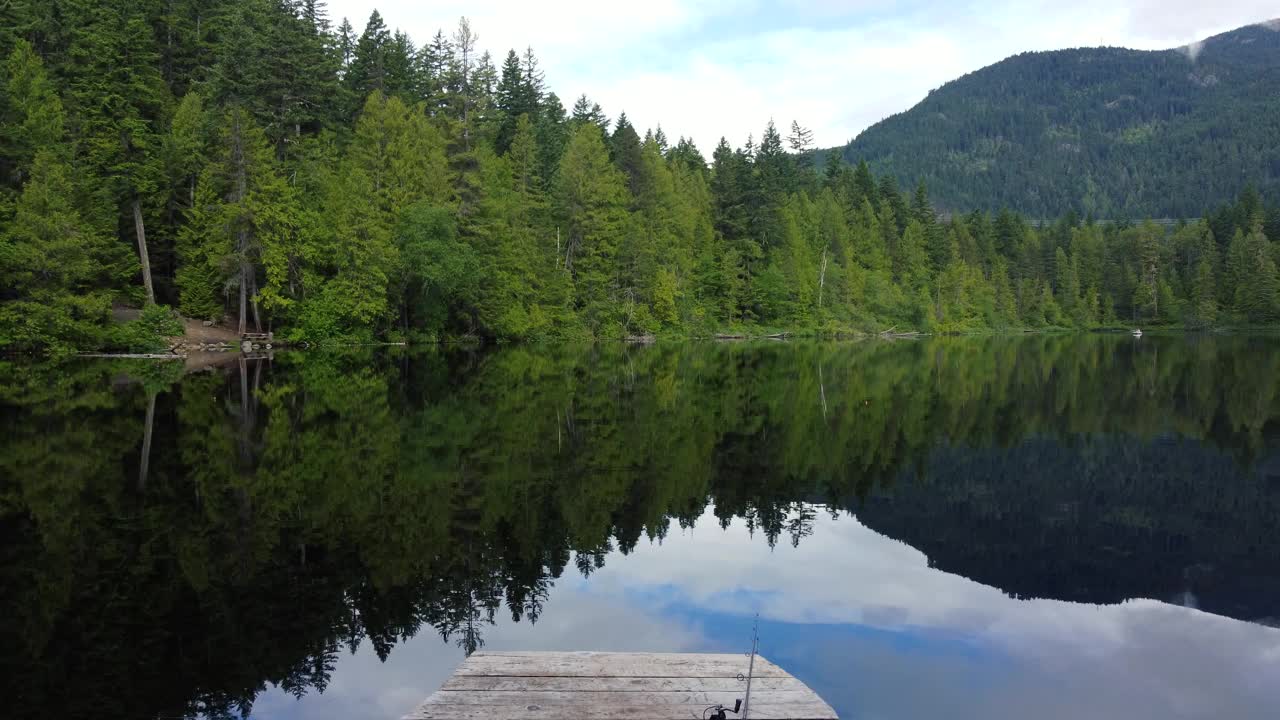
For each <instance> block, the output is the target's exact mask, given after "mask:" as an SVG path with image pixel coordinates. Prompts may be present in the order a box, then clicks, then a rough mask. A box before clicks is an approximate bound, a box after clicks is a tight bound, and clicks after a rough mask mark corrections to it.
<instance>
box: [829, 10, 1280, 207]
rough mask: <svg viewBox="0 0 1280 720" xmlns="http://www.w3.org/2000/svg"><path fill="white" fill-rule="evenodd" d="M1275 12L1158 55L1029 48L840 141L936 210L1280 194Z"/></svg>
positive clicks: (1150, 203)
mask: <svg viewBox="0 0 1280 720" xmlns="http://www.w3.org/2000/svg"><path fill="white" fill-rule="evenodd" d="M1278 30H1280V20H1273V21H1271V22H1269V23H1265V24H1261V25H1251V26H1248V27H1244V28H1240V29H1238V30H1235V31H1232V32H1229V33H1225V34H1222V35H1217V36H1215V37H1212V38H1209V39H1208V40H1205V41H1204V42H1203V43H1198V44H1196V45H1193V46H1189V47H1184V48H1176V49H1171V50H1163V51H1155V52H1152V51H1141V50H1127V49H1124V48H1081V49H1076V50H1060V51H1054V52H1035V53H1023V54H1021V55H1017V56H1014V57H1011V58H1008V59H1006V60H1003V61H1001V62H998V63H996V64H994V65H991V66H989V67H986V68H983V69H982V70H978V71H977V72H973V73H970V74H968V75H965V76H963V77H961V78H959V79H957V80H954V81H952V82H950V83H947V84H946V85H943V86H942V87H941V88H939V89H937V90H935V91H933V92H931V93H930V94H929V96H928V97H927V98H925V99H924V101H922V102H921V103H919V104H918V105H916V106H915V107H913V108H911V109H910V110H908V111H906V112H903V113H901V114H898V115H894V116H892V117H890V118H888V119H886V120H883V121H881V122H879V123H877V124H875V125H873V126H871V127H870V128H868V129H867V130H865V131H864V132H862V133H861V134H860V135H859V136H858V137H857V138H856V139H854V140H853V142H851V143H850V144H849V145H848V146H847V147H845V148H844V150H843V154H844V157H845V159H847V160H848V161H850V162H853V163H856V162H858V161H859V160H862V159H865V160H867V161H868V163H869V164H870V165H871V167H872V169H873V170H875V171H877V172H888V173H892V174H893V175H895V176H896V177H897V178H898V180H899V181H900V182H903V183H905V184H910V185H914V184H915V183H916V182H917V181H920V180H923V181H924V182H926V183H927V184H928V186H929V190H930V191H931V194H932V196H933V197H934V199H935V200H936V201H937V202H938V203H939V204H940V205H941V206H942V207H944V208H946V209H952V210H959V211H968V210H972V209H975V208H981V209H988V210H995V209H999V208H1002V207H1009V208H1012V209H1014V210H1017V211H1020V212H1023V213H1026V214H1029V215H1032V216H1035V217H1039V218H1050V217H1057V216H1059V215H1062V214H1064V213H1066V212H1069V211H1075V212H1078V213H1081V214H1082V215H1090V214H1092V215H1094V216H1097V217H1100V218H1115V219H1119V218H1135V217H1179V218H1186V217H1198V216H1199V215H1200V214H1201V213H1203V212H1204V211H1205V209H1206V208H1207V207H1210V206H1212V205H1215V204H1217V203H1220V202H1223V201H1225V200H1228V199H1230V198H1231V197H1234V196H1235V195H1236V194H1237V193H1239V192H1240V191H1241V190H1242V189H1243V188H1244V187H1245V186H1246V185H1248V184H1253V185H1254V186H1255V187H1257V188H1258V189H1259V190H1260V191H1262V194H1263V195H1264V196H1273V195H1274V194H1275V193H1277V192H1278V191H1280V142H1278V141H1277V140H1278V139H1280V31H1278Z"/></svg>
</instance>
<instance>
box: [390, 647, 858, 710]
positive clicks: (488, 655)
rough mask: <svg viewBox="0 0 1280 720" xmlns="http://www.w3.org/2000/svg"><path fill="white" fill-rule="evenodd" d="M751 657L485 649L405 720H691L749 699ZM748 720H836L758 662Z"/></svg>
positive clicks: (803, 690)
mask: <svg viewBox="0 0 1280 720" xmlns="http://www.w3.org/2000/svg"><path fill="white" fill-rule="evenodd" d="M748 663H749V658H748V657H746V656H745V655H715V654H707V653H687V654H684V653H601V652H559V653H546V652H543V653H538V652H502V651H498V652H495V651H485V652H478V653H475V654H473V655H472V656H471V657H469V658H467V659H466V660H465V661H464V662H463V663H462V665H460V666H459V667H458V669H457V670H456V671H455V672H454V674H453V676H452V677H451V678H449V680H448V681H447V682H445V684H444V686H443V687H442V688H441V689H440V690H439V691H438V692H436V693H435V694H434V695H432V696H431V697H430V698H428V699H427V700H426V701H425V702H424V703H423V704H422V705H420V706H419V707H418V709H417V710H415V711H414V712H413V713H412V714H410V715H407V716H406V720H481V719H483V720H495V719H502V718H505V719H507V720H535V719H537V718H548V719H550V718H555V719H556V720H624V719H625V720H689V719H690V718H692V719H693V720H697V719H698V718H701V717H703V712H704V711H705V710H707V709H708V708H709V707H710V706H713V705H717V704H723V705H725V706H726V707H732V706H733V704H734V702H735V701H736V700H738V699H740V698H743V697H744V696H745V694H746V682H745V678H744V679H742V680H740V679H739V677H740V676H741V675H742V674H744V673H745V672H746V671H747V665H748ZM751 717H753V718H756V720H806V719H808V720H835V718H836V714H835V712H834V711H833V710H832V709H831V706H829V705H827V704H826V703H825V702H823V700H822V698H820V697H818V695H817V694H816V693H814V692H813V691H812V690H810V689H809V688H808V686H806V685H805V684H804V683H802V682H800V681H799V680H797V679H796V678H793V677H791V676H790V675H789V674H787V673H786V671H784V670H782V669H781V668H779V667H778V666H777V665H774V664H773V663H771V662H769V661H768V660H766V659H765V658H762V657H760V656H756V661H755V675H754V676H753V679H752V697H751Z"/></svg>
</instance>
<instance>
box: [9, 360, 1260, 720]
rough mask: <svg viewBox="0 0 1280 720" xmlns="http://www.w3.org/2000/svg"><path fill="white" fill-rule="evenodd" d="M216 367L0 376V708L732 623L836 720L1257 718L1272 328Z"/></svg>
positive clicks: (292, 706)
mask: <svg viewBox="0 0 1280 720" xmlns="http://www.w3.org/2000/svg"><path fill="white" fill-rule="evenodd" d="M227 360H228V361H229V362H228V363H227V364H226V365H224V366H217V367H213V368H208V369H204V370H200V371H198V372H184V368H183V367H182V366H180V365H179V364H176V363H171V364H165V363H140V362H123V361H120V362H102V361H94V362H84V361H80V362H71V363H62V364H56V365H55V364H43V365H40V364H30V363H19V362H3V361H0V418H2V422H3V430H4V432H3V435H2V436H0V533H3V540H0V602H2V603H3V604H2V605H0V613H2V614H0V677H3V679H2V680H0V692H3V693H4V695H3V696H4V697H6V698H8V699H10V700H11V701H12V702H8V701H7V704H10V706H11V707H12V708H14V709H16V712H14V713H10V714H9V715H11V716H14V717H32V718H35V717H40V718H49V717H121V718H139V719H142V718H172V717H179V716H191V715H204V716H208V717H238V716H241V715H243V714H249V715H250V716H251V717H254V718H312V717H315V718H352V717H371V718H395V717H399V716H400V715H401V714H403V713H405V712H406V711H408V710H410V709H411V708H412V707H413V706H414V705H415V704H416V703H417V702H419V701H420V700H422V699H423V698H424V697H425V696H426V695H428V694H430V692H432V691H433V690H434V689H435V688H436V687H438V685H439V684H440V683H441V682H443V681H444V679H445V678H446V677H447V676H448V675H449V673H450V672H451V671H452V669H453V668H454V667H455V666H456V665H457V663H458V662H460V661H461V659H462V658H463V657H464V656H465V654H466V653H467V652H468V651H471V650H474V649H476V648H480V647H485V648H491V649H537V650H552V649H560V650H565V649H568V650H653V651H714V652H739V651H744V650H745V649H746V648H747V647H748V646H749V643H750V627H751V623H752V618H753V617H754V616H755V615H757V614H758V615H759V617H760V635H761V649H762V652H763V653H764V654H766V655H767V656H768V657H769V658H770V659H772V660H773V661H775V662H777V663H779V664H780V665H782V666H783V667H785V668H786V669H788V670H790V671H791V672H793V673H794V674H795V675H797V676H798V677H800V678H801V679H803V680H805V681H806V682H808V683H809V684H810V685H811V686H812V687H813V688H814V689H815V690H816V691H817V692H818V693H819V694H821V695H822V696H823V697H824V698H825V699H827V700H828V701H829V702H830V703H831V704H832V705H833V706H835V707H836V709H837V710H838V711H840V713H841V715H842V717H847V718H936V717H964V718H968V717H972V718H1025V717H1037V718H1078V717H1124V718H1146V717H1150V718H1171V717H1172V718H1219V717H1236V718H1253V717H1257V718H1264V717H1274V712H1275V708H1276V707H1280V630H1278V629H1276V628H1275V625H1276V624H1277V623H1278V622H1280V621H1278V618H1280V424H1278V423H1277V419H1278V416H1280V399H1278V398H1277V390H1280V342H1278V341H1277V340H1275V339H1270V338H1244V337H1225V338H1213V337H1189V338H1188V337H1182V336H1171V337H1153V336H1147V337H1144V338H1142V339H1140V340H1136V341H1135V340H1134V339H1133V338H1130V337H1127V336H1125V337H1119V336H1076V337H1046V336H1039V337H1032V338H1023V339H937V340H926V341H908V342H891V343H888V342H862V343H745V344H687V343H686V344H672V345H663V344H659V345H657V346H652V347H611V346H610V347H604V346H601V347H594V348H536V347H533V348H530V347H517V348H508V349H502V350H498V351H461V350H458V351H448V352H444V351H439V352H437V351H431V352H421V353H406V352H401V353H388V352H372V351H369V352H356V353H342V354H321V353H306V354H301V353H295V354H278V355H276V356H274V357H272V358H261V359H243V360H242V359H240V358H238V357H237V356H229V357H228V358H227ZM744 667H745V657H744Z"/></svg>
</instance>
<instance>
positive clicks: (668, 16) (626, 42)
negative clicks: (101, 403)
mask: <svg viewBox="0 0 1280 720" xmlns="http://www.w3.org/2000/svg"><path fill="white" fill-rule="evenodd" d="M374 8H377V9H378V10H379V11H380V12H381V13H382V15H383V17H384V19H385V21H386V23H387V25H388V26H390V27H392V28H398V29H400V30H403V31H405V32H406V33H408V34H409V35H410V37H412V38H413V39H414V41H415V42H416V43H417V44H419V45H421V44H423V43H425V42H426V41H427V40H429V39H430V38H431V36H432V35H434V34H435V32H436V31H437V30H438V29H441V28H443V29H445V31H446V32H451V31H452V30H453V28H455V27H456V26H457V22H458V18H460V17H461V16H463V15H465V16H467V17H468V18H469V19H470V20H471V23H472V27H473V29H474V30H476V31H477V32H478V33H479V36H480V43H479V45H480V47H481V49H483V50H489V51H490V52H491V53H492V54H493V56H494V62H495V64H501V61H502V58H503V57H505V56H506V53H507V50H508V49H511V48H516V49H517V50H523V49H524V48H525V47H526V46H532V47H533V49H534V52H535V53H536V55H537V56H538V57H539V58H540V59H541V62H542V68H543V70H544V71H545V72H546V78H547V82H548V85H549V87H550V89H551V90H553V91H554V92H556V93H557V94H558V95H559V96H560V98H561V100H562V101H563V102H564V104H565V106H566V107H571V106H572V104H573V100H574V99H576V98H577V97H578V96H579V95H582V94H584V93H585V94H586V95H587V96H588V97H590V98H591V99H592V100H594V101H596V102H599V103H600V105H601V106H602V107H603V108H604V110H605V112H606V114H608V115H609V116H610V117H616V116H617V115H618V113H619V112H621V111H625V112H626V113H627V116H628V118H630V119H631V121H632V123H633V124H634V125H636V126H637V127H638V128H640V129H641V130H643V129H645V128H651V127H656V126H659V125H661V127H662V128H663V130H664V131H665V132H666V134H667V135H668V136H669V137H670V138H671V139H672V140H673V141H674V140H675V138H677V137H679V136H688V137H692V138H693V139H694V140H695V141H696V142H697V143H698V146H699V147H700V148H701V149H702V150H703V152H704V153H707V154H709V153H710V151H711V149H712V148H713V147H714V145H715V143H716V142H717V141H718V140H719V139H720V137H721V136H725V137H727V138H728V139H729V141H730V144H732V145H734V146H737V145H741V144H742V143H743V141H745V140H746V138H747V136H748V134H754V135H755V136H756V137H759V135H760V131H761V130H762V129H763V128H764V126H765V124H766V123H767V122H768V121H769V120H770V119H772V120H773V121H774V122H775V123H776V124H777V125H778V126H779V128H780V129H783V130H784V132H783V134H784V136H785V135H786V134H787V132H786V129H787V128H789V127H790V125H791V122H792V121H793V120H795V121H798V122H799V123H800V124H801V125H802V126H804V127H807V128H810V129H812V130H813V131H814V140H815V143H816V144H817V145H818V146H820V147H829V146H835V145H843V144H844V143H846V142H847V141H848V140H850V139H852V138H853V137H854V136H855V135H857V134H858V132H859V131H861V130H862V129H864V128H866V127H867V126H869V125H871V124H873V123H875V122H877V121H879V120H881V119H883V118H885V117H887V116H889V115H892V114H894V113H897V112H901V111H904V110H907V109H909V108H910V107H911V106H912V105H914V104H915V103H917V102H919V101H920V100H922V99H923V98H924V97H925V96H926V95H927V94H928V92H929V91H930V90H931V89H934V88H937V87H939V86H940V85H942V84H943V83H945V82H947V81H948V80H952V79H954V78H956V77H959V76H960V75H963V74H965V73H967V72H971V71H973V70H977V69H979V68H982V67H984V66H986V65H990V64H991V63H994V62H996V61H999V60H1001V59H1003V58H1005V57H1008V56H1009V55H1013V54H1016V53H1019V52H1025V51H1033V50H1053V49H1060V48H1069V47H1083V46H1097V45H1118V46H1124V47H1132V48H1141V49H1165V48H1171V47H1178V46H1181V45H1186V44H1190V43H1193V42H1195V41H1197V40H1200V39H1203V38H1205V37H1208V36H1211V35H1214V34H1217V33H1220V32H1225V31H1227V30H1232V29H1235V28H1237V27H1240V26H1242V25H1248V24H1251V23H1257V22H1262V21H1265V20H1269V19H1273V18H1276V17H1280V5H1278V4H1277V3H1276V2H1275V0H1217V1H1216V2H1212V3H1209V2H1204V0H1073V2H1061V0H1056V1H1048V0H1030V1H1023V2H1010V1H1008V0H989V1H987V2H975V1H972V0H960V1H959V2H956V1H952V0H906V1H903V2H895V1H894V0H844V1H833V0H781V1H778V2H764V1H763V0H739V1H738V2H729V1H728V0H645V1H644V2H617V1H613V0H563V1H556V0H544V1H542V2H532V1H531V0H523V1H520V2H500V1H497V0H465V1H458V0H330V1H329V15H330V17H331V19H332V20H333V21H334V23H335V25H336V24H337V23H338V22H339V21H340V20H341V18H343V17H348V18H350V19H351V24H352V25H353V26H354V27H355V28H356V31H357V32H359V31H360V30H361V29H363V27H364V24H365V21H366V20H367V19H368V17H369V14H370V12H371V11H372V10H373V9H374Z"/></svg>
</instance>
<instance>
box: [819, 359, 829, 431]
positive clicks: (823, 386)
mask: <svg viewBox="0 0 1280 720" xmlns="http://www.w3.org/2000/svg"><path fill="white" fill-rule="evenodd" d="M818 397H820V398H822V419H823V420H826V419H827V383H826V381H825V380H823V379H822V363H818Z"/></svg>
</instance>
